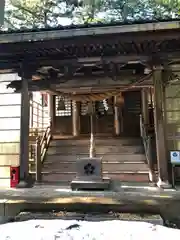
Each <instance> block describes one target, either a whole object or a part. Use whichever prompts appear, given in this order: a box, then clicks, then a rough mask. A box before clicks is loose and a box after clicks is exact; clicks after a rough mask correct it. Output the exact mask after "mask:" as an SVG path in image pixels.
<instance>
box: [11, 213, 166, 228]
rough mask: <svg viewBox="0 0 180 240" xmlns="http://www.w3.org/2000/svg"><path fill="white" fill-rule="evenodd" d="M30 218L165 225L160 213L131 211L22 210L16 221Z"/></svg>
mask: <svg viewBox="0 0 180 240" xmlns="http://www.w3.org/2000/svg"><path fill="white" fill-rule="evenodd" d="M30 219H63V220H79V221H80V220H81V221H82V220H83V221H109V220H128V221H144V222H151V223H156V224H159V225H163V219H162V218H161V216H160V215H152V214H143V215H142V214H141V215H140V214H131V213H117V212H116V213H115V212H109V213H106V214H102V213H98V212H95V213H91V214H89V213H87V214H86V213H77V212H65V211H60V212H54V211H52V212H46V213H44V212H34V213H33V212H21V213H20V214H18V215H17V216H16V217H15V219H14V220H15V221H26V220H30Z"/></svg>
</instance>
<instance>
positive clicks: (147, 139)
mask: <svg viewBox="0 0 180 240" xmlns="http://www.w3.org/2000/svg"><path fill="white" fill-rule="evenodd" d="M140 131H141V137H142V141H143V145H144V150H145V155H146V160H147V164H148V166H149V177H150V181H152V182H154V181H155V173H154V166H153V156H152V136H151V135H150V134H148V129H147V127H146V126H145V124H144V122H143V118H142V115H140Z"/></svg>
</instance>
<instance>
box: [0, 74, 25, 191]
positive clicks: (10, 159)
mask: <svg viewBox="0 0 180 240" xmlns="http://www.w3.org/2000/svg"><path fill="white" fill-rule="evenodd" d="M12 80H20V78H19V77H18V75H17V74H0V186H8V185H9V183H10V181H9V178H10V172H9V166H19V152H20V115H21V95H20V94H17V93H13V90H12V89H7V88H6V86H7V84H8V83H10V81H12Z"/></svg>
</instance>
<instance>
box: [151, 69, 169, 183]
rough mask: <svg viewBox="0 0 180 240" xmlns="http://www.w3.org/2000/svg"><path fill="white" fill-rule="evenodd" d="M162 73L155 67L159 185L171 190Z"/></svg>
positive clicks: (155, 113) (155, 120)
mask: <svg viewBox="0 0 180 240" xmlns="http://www.w3.org/2000/svg"><path fill="white" fill-rule="evenodd" d="M162 71H163V68H162V67H161V66H155V67H154V70H153V81H154V123H155V134H156V151H157V162H158V176H159V180H158V183H157V185H158V186H159V187H163V188H169V187H170V185H169V176H168V157H167V151H166V134H165V118H164V114H163V110H164V99H165V98H164V94H165V88H164V85H163V74H162Z"/></svg>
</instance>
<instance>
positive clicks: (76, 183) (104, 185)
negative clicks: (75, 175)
mask: <svg viewBox="0 0 180 240" xmlns="http://www.w3.org/2000/svg"><path fill="white" fill-rule="evenodd" d="M110 183H111V181H110V179H108V178H105V179H102V180H99V181H85V180H84V181H83V180H80V179H75V180H73V181H72V182H71V189H72V190H96V191H97V190H102V191H104V190H109V189H110Z"/></svg>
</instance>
